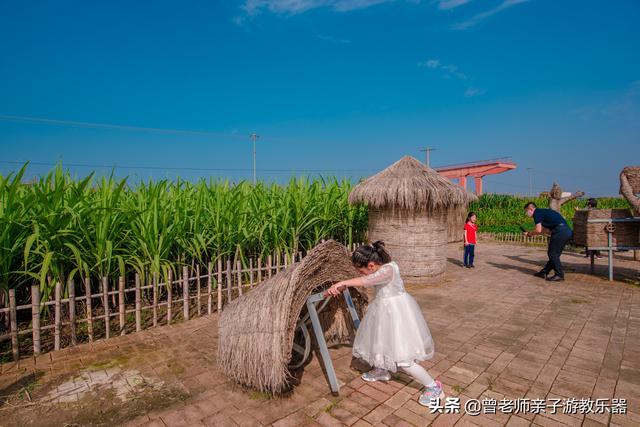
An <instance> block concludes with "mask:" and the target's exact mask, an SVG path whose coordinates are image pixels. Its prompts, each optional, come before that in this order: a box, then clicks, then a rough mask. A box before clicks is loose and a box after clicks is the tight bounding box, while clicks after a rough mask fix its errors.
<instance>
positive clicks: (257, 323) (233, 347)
mask: <svg viewBox="0 0 640 427" xmlns="http://www.w3.org/2000/svg"><path fill="white" fill-rule="evenodd" d="M358 275H359V273H358V271H357V270H356V269H355V268H354V267H353V265H352V263H351V258H350V253H349V251H348V250H347V248H346V247H344V246H343V245H341V244H340V243H337V242H335V241H332V240H330V241H327V242H324V243H321V244H320V245H318V246H316V247H315V248H314V249H313V250H311V251H310V252H309V254H308V255H307V256H306V257H305V258H304V259H303V260H302V261H301V262H299V263H296V264H294V265H292V266H291V267H289V268H288V269H286V270H284V271H282V272H280V273H278V274H277V275H275V276H274V277H272V278H270V279H268V280H267V281H265V282H264V283H262V284H261V285H260V286H258V287H257V288H255V289H254V290H252V291H251V292H249V293H248V294H245V295H244V296H242V297H241V298H239V299H237V300H235V301H233V302H232V303H231V304H229V305H228V306H227V307H226V308H225V309H224V311H223V312H222V314H221V315H220V320H219V324H218V325H219V326H218V327H219V346H218V364H219V365H220V367H221V368H222V370H223V371H224V372H225V373H226V374H227V375H228V376H229V377H231V378H232V379H233V380H235V381H236V382H238V383H239V384H242V385H244V386H247V387H250V388H253V389H256V390H259V391H264V392H273V393H283V392H286V391H288V390H289V389H290V388H291V387H292V380H293V376H292V375H291V373H290V372H289V369H288V367H287V365H288V364H289V362H290V360H291V351H292V344H293V339H294V332H295V327H296V323H297V320H298V319H299V318H300V315H301V312H303V311H306V309H304V310H303V308H304V305H305V303H306V300H307V297H309V295H311V294H312V293H313V292H314V291H316V292H317V291H318V290H319V289H320V288H321V287H323V286H324V285H328V284H331V283H334V282H338V281H340V280H345V279H349V278H353V277H356V276H358ZM352 289H354V288H352ZM351 294H352V296H353V300H354V303H355V304H356V308H357V309H358V311H360V315H362V313H363V311H364V307H365V306H366V294H365V293H361V292H360V291H357V290H356V291H352V292H351ZM320 321H321V323H322V324H323V330H324V331H325V338H326V339H327V343H328V344H337V343H345V342H348V341H349V340H350V339H351V338H352V337H353V335H354V331H353V325H352V323H351V317H350V315H349V314H348V311H347V309H346V304H345V302H344V299H343V298H335V299H333V300H332V302H331V303H330V304H329V305H328V307H327V308H326V309H325V310H324V311H323V312H322V313H321V314H320ZM310 332H311V333H312V334H313V332H312V331H310Z"/></svg>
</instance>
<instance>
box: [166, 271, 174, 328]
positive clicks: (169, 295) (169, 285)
mask: <svg viewBox="0 0 640 427" xmlns="http://www.w3.org/2000/svg"><path fill="white" fill-rule="evenodd" d="M172 290H173V270H171V269H170V270H169V280H167V325H170V324H171V304H172Z"/></svg>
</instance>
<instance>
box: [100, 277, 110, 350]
mask: <svg viewBox="0 0 640 427" xmlns="http://www.w3.org/2000/svg"><path fill="white" fill-rule="evenodd" d="M102 302H103V303H104V330H105V334H106V337H107V339H109V338H110V337H111V319H110V318H109V279H107V278H106V277H103V278H102Z"/></svg>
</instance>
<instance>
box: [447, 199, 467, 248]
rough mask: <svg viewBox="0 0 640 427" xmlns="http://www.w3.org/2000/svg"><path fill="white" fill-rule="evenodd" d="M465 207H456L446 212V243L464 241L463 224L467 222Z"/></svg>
mask: <svg viewBox="0 0 640 427" xmlns="http://www.w3.org/2000/svg"><path fill="white" fill-rule="evenodd" d="M467 214H468V210H467V206H464V205H462V206H456V207H454V208H452V209H450V210H449V212H447V216H446V218H447V242H449V243H454V242H462V241H463V240H464V223H465V221H466V220H467Z"/></svg>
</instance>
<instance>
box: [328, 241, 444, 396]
mask: <svg viewBox="0 0 640 427" xmlns="http://www.w3.org/2000/svg"><path fill="white" fill-rule="evenodd" d="M351 261H352V262H353V265H354V266H355V267H356V268H357V269H358V271H360V273H362V275H363V276H362V277H357V278H354V279H349V280H344V281H341V282H338V283H335V284H334V285H333V286H331V288H330V289H329V290H328V293H329V294H330V295H333V296H338V295H339V294H340V293H341V292H342V291H343V290H344V289H345V288H346V287H349V286H357V287H365V288H370V287H373V289H374V292H375V297H374V299H373V301H371V302H370V303H369V307H368V308H367V312H366V314H365V316H364V319H362V322H361V323H360V327H359V328H358V332H357V333H356V338H355V342H354V344H353V355H354V356H355V357H358V358H361V359H363V360H365V361H366V362H368V363H369V364H370V365H371V366H373V367H374V368H373V369H372V370H371V371H369V372H367V373H365V374H363V375H362V379H363V380H365V381H388V380H389V379H391V375H390V373H389V371H391V372H396V371H397V370H398V368H401V369H402V370H403V371H405V372H406V373H407V374H409V375H410V376H412V377H413V378H414V379H415V380H416V381H417V382H419V383H421V384H423V385H424V386H425V389H424V391H423V392H422V394H421V395H420V398H419V399H418V402H419V403H420V404H421V405H423V406H431V404H432V403H433V402H435V399H438V398H439V399H443V398H444V393H443V391H442V384H441V383H440V381H434V379H433V378H432V377H431V376H430V375H429V374H428V373H427V371H426V370H425V369H424V368H423V367H422V366H420V365H419V364H418V363H417V362H419V361H422V360H428V359H431V358H432V357H433V353H434V347H433V339H432V338H431V333H430V332H429V327H428V326H427V322H426V321H425V320H424V317H423V316H422V311H420V307H419V306H418V303H416V301H415V300H414V299H413V297H412V296H411V295H409V294H408V293H407V292H406V291H405V289H404V283H403V282H402V278H401V277H400V270H399V268H398V264H396V263H395V262H394V261H391V257H390V256H389V254H388V253H387V251H386V250H385V248H384V243H383V242H380V241H378V242H375V243H373V244H372V245H363V246H360V247H358V248H357V249H356V250H355V251H354V252H353V254H352V256H351Z"/></svg>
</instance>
